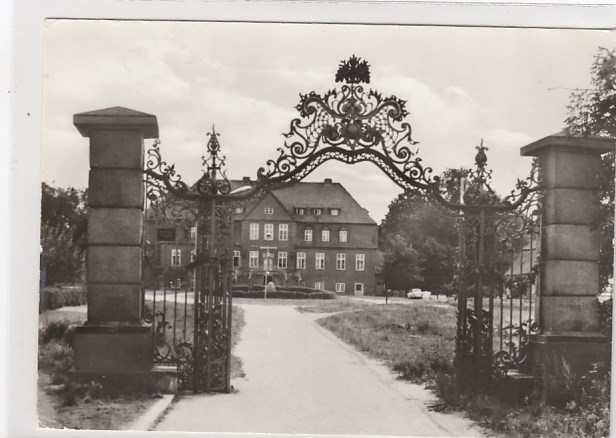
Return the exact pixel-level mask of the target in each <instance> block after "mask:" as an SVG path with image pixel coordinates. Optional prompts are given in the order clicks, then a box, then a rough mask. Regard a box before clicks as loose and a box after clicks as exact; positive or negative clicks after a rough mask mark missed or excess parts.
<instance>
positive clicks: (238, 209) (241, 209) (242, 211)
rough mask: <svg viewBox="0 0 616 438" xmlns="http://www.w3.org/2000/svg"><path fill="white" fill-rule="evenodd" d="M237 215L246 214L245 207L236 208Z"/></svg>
mask: <svg viewBox="0 0 616 438" xmlns="http://www.w3.org/2000/svg"><path fill="white" fill-rule="evenodd" d="M235 213H236V214H241V213H244V207H235Z"/></svg>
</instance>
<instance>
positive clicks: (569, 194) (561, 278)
mask: <svg viewBox="0 0 616 438" xmlns="http://www.w3.org/2000/svg"><path fill="white" fill-rule="evenodd" d="M612 150H614V142H613V141H612V140H610V139H606V138H603V137H595V136H592V137H572V136H567V135H565V134H564V133H558V134H555V135H552V136H549V137H545V138H543V139H541V140H538V141H536V142H534V143H531V144H529V145H527V146H524V147H523V148H522V149H521V155H522V156H533V157H538V158H539V160H540V165H541V169H542V177H543V184H542V185H543V187H544V188H545V190H544V199H543V211H542V218H541V219H542V229H541V236H542V239H541V263H542V265H541V278H540V282H539V290H538V297H537V298H538V303H537V304H538V305H537V307H536V315H535V319H536V320H537V321H538V322H539V325H540V332H539V333H538V334H537V335H534V336H532V337H531V355H532V357H533V365H538V364H545V363H546V361H548V362H549V361H551V360H553V359H556V360H560V357H561V356H564V358H565V359H566V360H567V361H568V362H569V363H571V364H573V365H574V367H576V368H577V369H580V368H584V367H587V366H588V365H589V364H591V363H593V362H599V361H604V360H607V359H609V356H610V351H611V343H610V341H609V339H608V338H607V337H605V336H603V335H602V334H601V333H600V328H599V313H598V302H597V294H599V292H600V290H599V247H600V235H599V230H598V229H596V228H595V227H594V226H593V221H594V220H595V218H596V215H597V213H598V209H599V196H598V195H599V190H598V189H599V185H600V183H601V177H602V169H601V166H602V165H601V154H603V153H606V152H609V151H612Z"/></svg>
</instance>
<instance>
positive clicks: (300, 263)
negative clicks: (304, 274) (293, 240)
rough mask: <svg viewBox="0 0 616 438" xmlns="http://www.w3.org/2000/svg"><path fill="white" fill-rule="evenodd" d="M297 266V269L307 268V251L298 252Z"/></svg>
mask: <svg viewBox="0 0 616 438" xmlns="http://www.w3.org/2000/svg"><path fill="white" fill-rule="evenodd" d="M296 267H297V269H306V253H305V252H298V253H297V262H296Z"/></svg>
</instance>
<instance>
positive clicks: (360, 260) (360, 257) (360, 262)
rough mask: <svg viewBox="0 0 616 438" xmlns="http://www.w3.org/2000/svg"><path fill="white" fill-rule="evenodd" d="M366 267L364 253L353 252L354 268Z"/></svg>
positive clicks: (358, 269) (360, 269)
mask: <svg viewBox="0 0 616 438" xmlns="http://www.w3.org/2000/svg"><path fill="white" fill-rule="evenodd" d="M365 268H366V254H355V270H356V271H363V270H364V269H365Z"/></svg>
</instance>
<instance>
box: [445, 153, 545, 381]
mask: <svg viewBox="0 0 616 438" xmlns="http://www.w3.org/2000/svg"><path fill="white" fill-rule="evenodd" d="M477 150H478V152H477V156H476V157H475V169H474V170H472V171H471V172H470V173H469V175H468V180H467V181H463V182H462V184H461V185H462V186H465V187H461V190H460V193H461V197H460V202H459V203H455V204H454V203H452V202H450V201H448V200H445V199H443V198H442V196H440V194H439V193H438V192H434V194H435V195H436V198H437V199H438V201H439V202H441V203H443V204H445V205H446V206H448V207H449V208H450V209H451V210H452V211H454V212H457V215H458V221H457V227H458V233H459V234H458V236H459V247H458V262H457V267H456V283H457V292H458V294H457V299H458V303H457V304H458V312H457V314H458V318H457V333H456V335H457V336H456V367H457V368H458V370H460V371H462V372H463V373H464V374H465V375H466V376H469V377H470V376H476V377H478V378H479V380H482V381H485V382H489V381H490V379H491V378H492V377H494V376H495V374H500V375H503V374H507V373H510V372H520V371H526V369H527V368H526V367H527V365H528V361H527V359H528V344H529V341H530V334H531V332H535V331H537V330H538V325H537V323H536V322H535V318H534V314H533V310H535V311H536V309H533V305H534V298H535V295H536V290H537V289H538V280H539V278H540V275H539V269H540V260H539V257H538V255H539V245H540V241H541V239H540V232H541V224H540V223H539V221H540V217H541V215H540V210H541V191H540V190H539V187H540V185H539V184H540V179H541V178H540V169H539V167H538V162H537V161H535V162H533V167H532V170H531V175H530V176H529V177H528V178H527V179H526V180H523V181H522V180H518V184H517V187H516V190H515V191H514V192H512V193H511V194H510V195H509V196H507V197H505V198H503V199H501V198H500V197H499V196H498V195H497V194H496V193H495V192H494V190H492V188H491V186H490V183H491V177H492V172H491V171H490V170H488V169H487V155H486V151H487V147H485V146H484V145H483V142H482V143H481V145H480V146H478V147H477Z"/></svg>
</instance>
